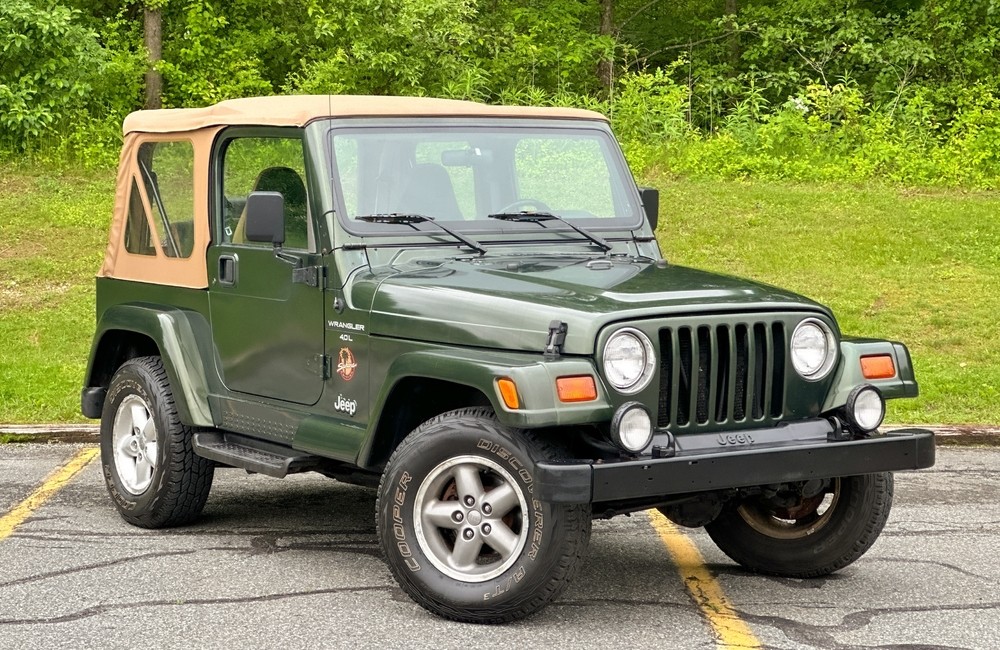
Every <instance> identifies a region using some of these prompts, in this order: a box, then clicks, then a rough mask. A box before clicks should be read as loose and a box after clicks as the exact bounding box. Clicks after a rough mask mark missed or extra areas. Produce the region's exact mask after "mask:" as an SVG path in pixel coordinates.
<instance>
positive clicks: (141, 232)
mask: <svg viewBox="0 0 1000 650" xmlns="http://www.w3.org/2000/svg"><path fill="white" fill-rule="evenodd" d="M125 250H127V251H128V252H130V253H134V254H136V255H156V248H155V247H154V246H153V237H152V235H150V230H149V218H148V217H147V216H146V208H144V207H143V205H142V196H140V195H139V185H138V183H136V182H135V178H133V179H132V187H131V189H129V194H128V220H127V221H126V222H125Z"/></svg>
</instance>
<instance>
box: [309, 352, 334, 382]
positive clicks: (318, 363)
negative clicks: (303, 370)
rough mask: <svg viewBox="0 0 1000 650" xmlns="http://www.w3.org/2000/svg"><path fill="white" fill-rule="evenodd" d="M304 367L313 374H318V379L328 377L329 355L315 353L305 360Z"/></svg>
mask: <svg viewBox="0 0 1000 650" xmlns="http://www.w3.org/2000/svg"><path fill="white" fill-rule="evenodd" d="M306 367H307V368H309V371H310V372H312V373H313V374H316V375H319V378H320V379H329V378H330V376H331V375H330V368H331V365H330V357H329V355H326V354H317V355H316V356H314V357H313V358H312V359H310V360H309V361H307V362H306Z"/></svg>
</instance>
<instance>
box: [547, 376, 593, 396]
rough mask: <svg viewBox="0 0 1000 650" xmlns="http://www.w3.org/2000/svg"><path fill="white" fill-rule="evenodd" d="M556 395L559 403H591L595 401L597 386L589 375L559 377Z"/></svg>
mask: <svg viewBox="0 0 1000 650" xmlns="http://www.w3.org/2000/svg"><path fill="white" fill-rule="evenodd" d="M556 393H558V395H559V401H560V402H591V401H593V400H595V399H597V385H596V384H595V383H594V378H593V377H591V376H590V375H582V376H577V377H559V378H558V379H556Z"/></svg>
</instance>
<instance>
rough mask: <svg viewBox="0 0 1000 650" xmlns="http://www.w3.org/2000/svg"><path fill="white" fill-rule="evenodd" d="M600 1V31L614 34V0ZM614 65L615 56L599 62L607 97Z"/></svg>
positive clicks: (600, 32) (605, 34) (609, 91)
mask: <svg viewBox="0 0 1000 650" xmlns="http://www.w3.org/2000/svg"><path fill="white" fill-rule="evenodd" d="M598 1H599V2H600V3H601V26H600V29H599V32H598V33H599V34H600V35H601V36H609V37H610V36H613V35H614V28H615V5H614V0H598ZM727 1H728V0H727ZM614 65H615V62H614V58H613V57H611V58H607V59H602V60H601V61H599V62H598V63H597V79H598V80H599V81H600V82H601V89H602V90H603V92H604V96H605V97H610V96H611V86H612V84H613V83H614V80H615V78H614Z"/></svg>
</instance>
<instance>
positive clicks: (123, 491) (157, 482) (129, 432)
mask: <svg viewBox="0 0 1000 650" xmlns="http://www.w3.org/2000/svg"><path fill="white" fill-rule="evenodd" d="M192 433H193V432H192V430H191V428H190V427H187V426H185V425H184V424H183V423H181V421H180V418H179V417H178V415H177V406H176V404H175V403H174V398H173V393H172V392H171V389H170V381H169V379H168V378H167V373H166V371H165V370H164V368H163V361H162V360H161V359H160V357H138V358H135V359H131V360H129V361H126V362H125V363H123V364H122V365H121V367H120V368H119V369H118V371H117V372H115V375H114V377H112V379H111V385H110V387H109V388H108V394H107V398H106V399H105V401H104V410H103V411H102V413H101V464H102V467H103V471H104V482H105V485H106V486H107V488H108V494H109V495H111V500H112V501H113V502H114V504H115V507H116V508H117V509H118V512H119V514H120V515H121V516H122V519H124V520H125V521H127V522H128V523H130V524H132V525H134V526H139V527H141V528H166V527H169V526H180V525H183V524H186V523H190V522H191V521H193V520H194V519H195V518H196V517H197V516H198V515H199V514H201V510H202V508H204V506H205V501H206V500H207V499H208V493H209V491H210V490H211V488H212V478H213V476H214V474H215V465H214V464H213V463H212V461H210V460H207V459H205V458H202V457H200V456H198V455H196V454H195V453H194V450H193V449H192V447H191V434H192Z"/></svg>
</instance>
